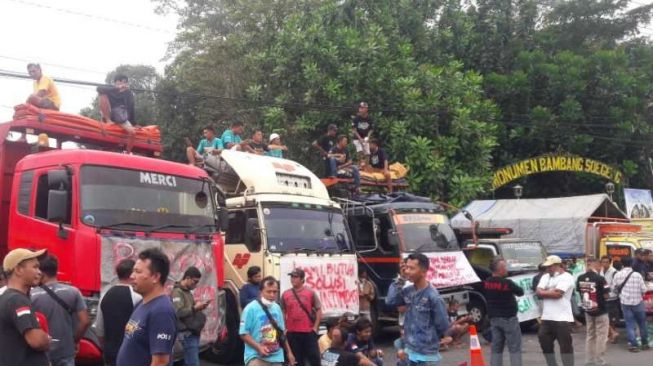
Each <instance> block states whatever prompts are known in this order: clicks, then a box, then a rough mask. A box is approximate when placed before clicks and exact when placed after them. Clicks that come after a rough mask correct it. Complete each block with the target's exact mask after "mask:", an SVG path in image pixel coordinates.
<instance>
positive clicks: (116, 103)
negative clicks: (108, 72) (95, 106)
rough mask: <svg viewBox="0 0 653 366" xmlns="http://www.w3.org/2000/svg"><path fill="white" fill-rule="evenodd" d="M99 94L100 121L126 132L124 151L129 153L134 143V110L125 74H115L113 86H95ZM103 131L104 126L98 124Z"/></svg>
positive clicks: (132, 94) (132, 95) (132, 97)
mask: <svg viewBox="0 0 653 366" xmlns="http://www.w3.org/2000/svg"><path fill="white" fill-rule="evenodd" d="M97 92H98V94H99V96H100V98H99V99H100V115H102V121H103V122H106V123H114V124H116V125H118V126H120V127H122V129H123V130H125V132H127V147H126V151H127V152H128V153H130V152H131V151H132V147H133V145H134V134H135V131H134V126H132V123H136V115H135V112H134V93H132V91H131V90H129V79H128V78H127V75H123V74H116V76H114V78H113V86H111V85H101V86H98V87H97ZM100 126H101V128H102V130H103V132H104V126H103V125H102V124H100Z"/></svg>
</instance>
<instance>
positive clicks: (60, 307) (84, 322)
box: [30, 255, 91, 366]
mask: <svg viewBox="0 0 653 366" xmlns="http://www.w3.org/2000/svg"><path fill="white" fill-rule="evenodd" d="M39 262H40V269H41V273H42V274H43V277H42V279H41V286H40V287H35V288H34V289H32V291H31V294H30V296H31V298H32V304H33V306H34V310H36V311H38V312H41V313H43V315H45V317H46V319H48V325H49V327H50V335H51V336H52V338H55V339H58V340H59V341H58V342H57V343H56V344H54V345H53V346H52V347H51V349H50V351H49V352H48V359H50V362H52V365H53V366H74V365H75V354H76V353H77V352H76V349H77V345H78V343H79V341H80V340H81V339H82V337H83V336H84V333H86V330H87V329H88V327H89V326H90V325H91V321H90V320H89V316H88V311H87V310H86V303H85V302H84V299H83V298H82V294H81V293H80V292H79V290H78V289H77V288H75V287H73V286H70V285H67V284H64V283H60V282H58V281H57V272H58V271H59V262H58V260H57V258H56V257H54V256H52V255H47V256H45V257H44V258H42V259H41V260H40V261H39Z"/></svg>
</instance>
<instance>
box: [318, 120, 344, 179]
mask: <svg viewBox="0 0 653 366" xmlns="http://www.w3.org/2000/svg"><path fill="white" fill-rule="evenodd" d="M337 134H338V126H336V125H334V124H333V123H332V124H330V125H329V126H328V127H327V132H326V133H325V134H324V135H322V136H320V137H319V138H318V139H317V140H315V141H313V144H312V146H313V147H314V148H315V149H317V151H319V152H320V156H321V157H322V159H324V175H325V176H327V177H328V176H329V151H331V148H333V147H334V146H335V145H336V135H337Z"/></svg>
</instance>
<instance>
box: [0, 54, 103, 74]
mask: <svg viewBox="0 0 653 366" xmlns="http://www.w3.org/2000/svg"><path fill="white" fill-rule="evenodd" d="M0 58H4V59H6V60H13V61H21V62H25V63H31V62H38V63H40V64H42V65H48V66H54V67H58V68H62V69H69V70H74V71H82V72H89V73H94V74H100V75H105V76H106V75H107V73H106V72H102V71H98V70H91V69H84V68H81V67H77V66H66V65H61V64H55V63H52V62H46V61H42V60H40V59H36V60H29V59H25V58H20V57H13V56H5V55H0Z"/></svg>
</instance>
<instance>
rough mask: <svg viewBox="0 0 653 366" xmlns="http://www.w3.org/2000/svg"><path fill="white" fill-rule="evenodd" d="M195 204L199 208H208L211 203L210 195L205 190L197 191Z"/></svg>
mask: <svg viewBox="0 0 653 366" xmlns="http://www.w3.org/2000/svg"><path fill="white" fill-rule="evenodd" d="M195 204H196V205H197V207H199V208H206V206H208V204H209V195H207V194H206V193H204V192H203V191H200V192H197V193H195Z"/></svg>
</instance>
